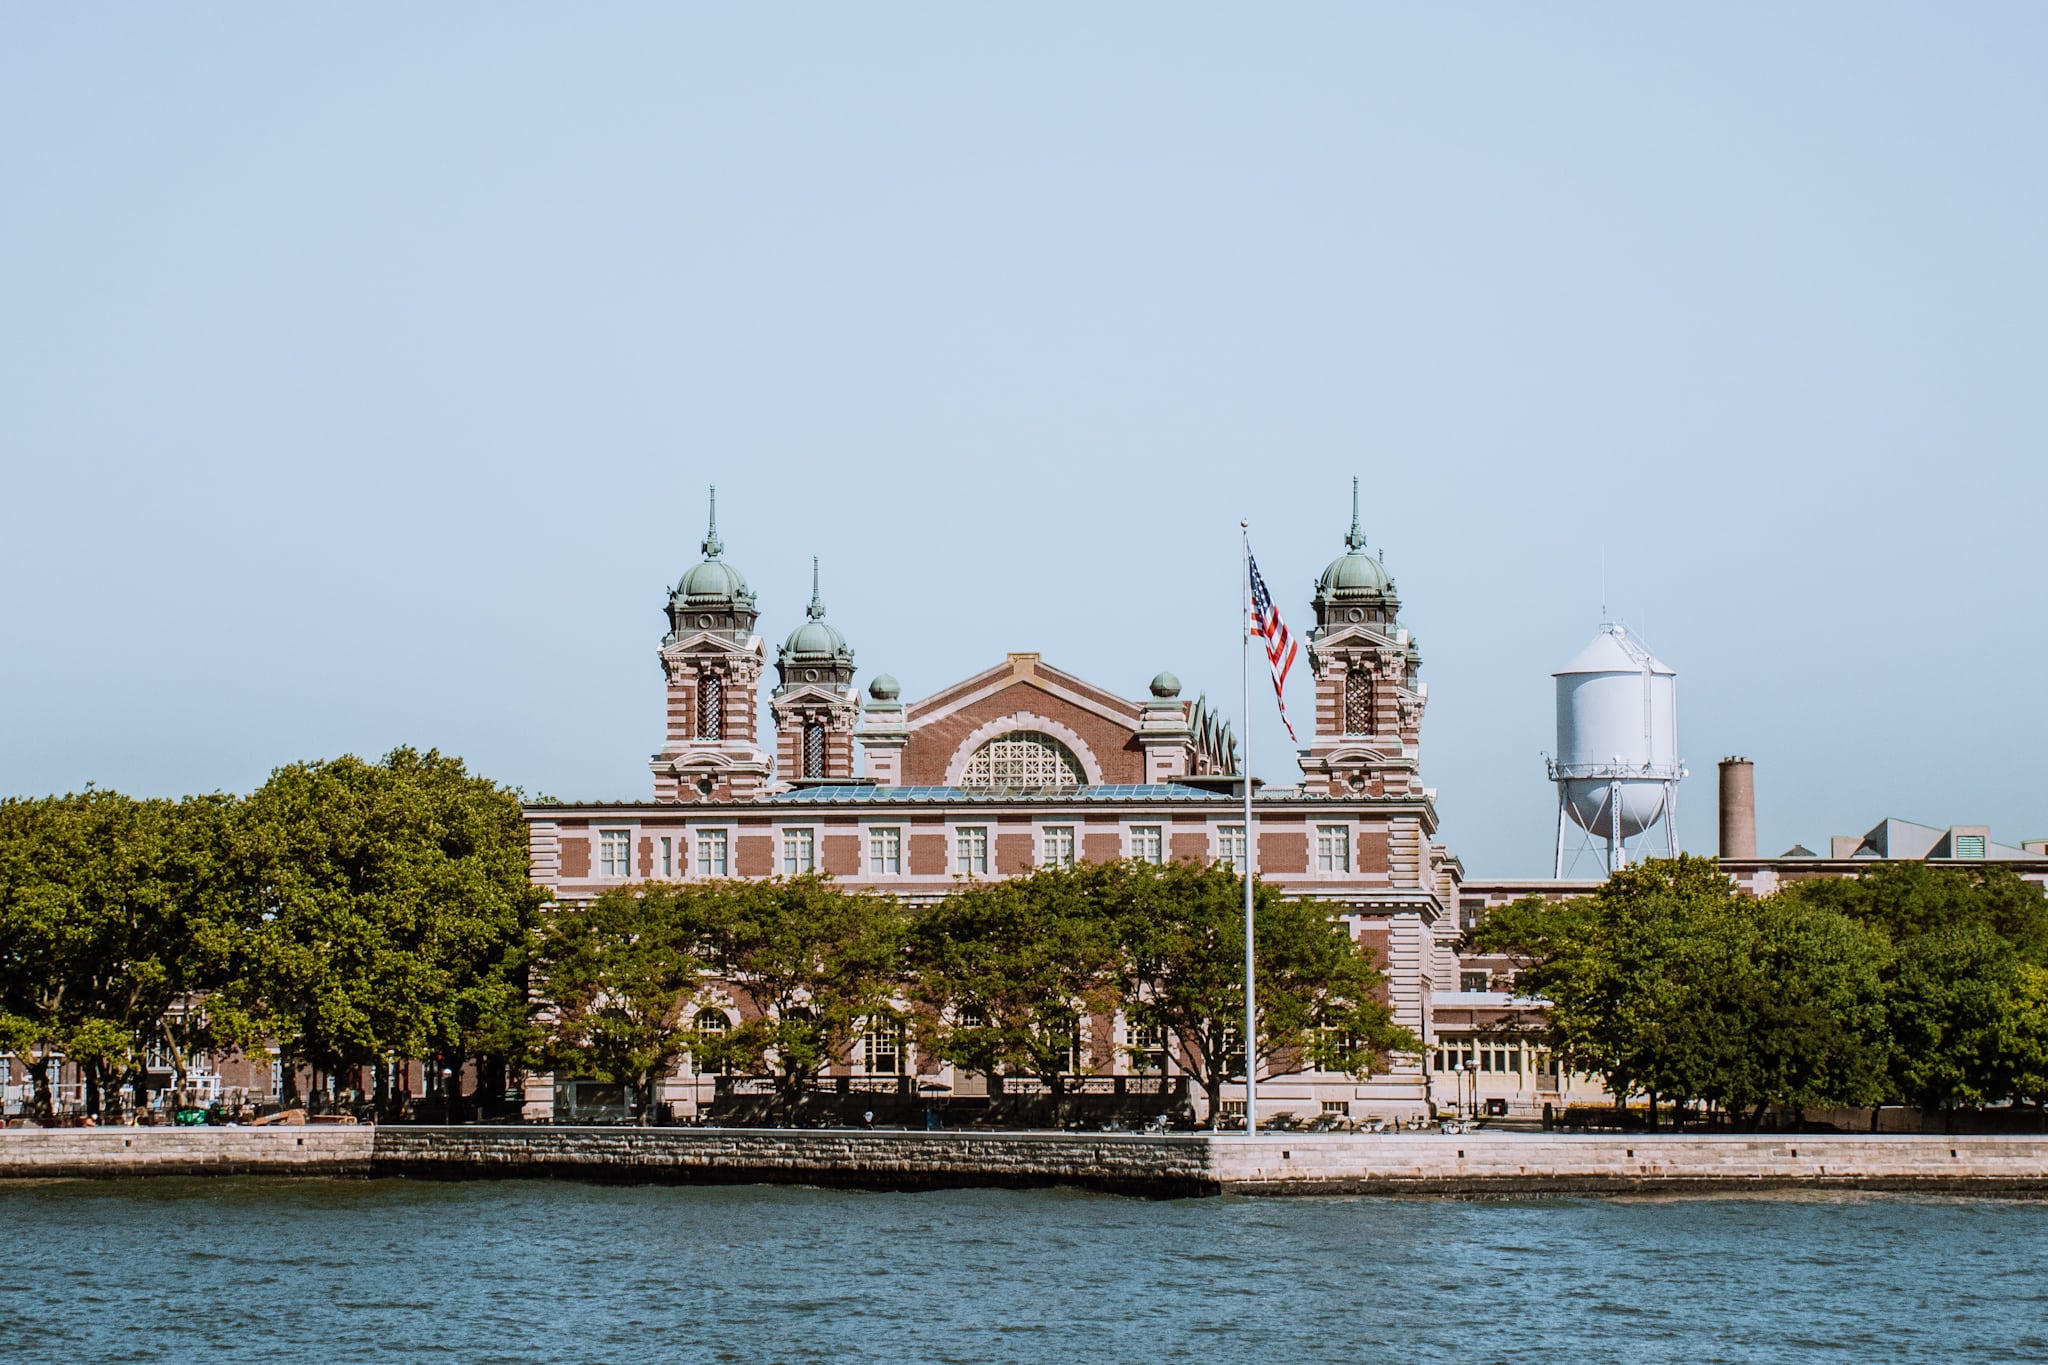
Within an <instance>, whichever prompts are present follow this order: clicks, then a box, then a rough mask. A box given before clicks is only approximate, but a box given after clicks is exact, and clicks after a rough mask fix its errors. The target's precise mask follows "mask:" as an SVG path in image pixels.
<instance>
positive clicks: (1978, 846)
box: [1956, 834, 1984, 858]
mask: <svg viewBox="0 0 2048 1365" xmlns="http://www.w3.org/2000/svg"><path fill="white" fill-rule="evenodd" d="M1983 856H1984V836H1983V835H1981V834H1958V835H1957V836H1956V857H1958V858H1982V857H1983Z"/></svg>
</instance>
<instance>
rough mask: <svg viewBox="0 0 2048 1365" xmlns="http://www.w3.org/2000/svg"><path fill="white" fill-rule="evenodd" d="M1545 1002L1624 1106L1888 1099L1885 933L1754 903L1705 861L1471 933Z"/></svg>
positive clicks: (1570, 1043) (1565, 1036) (1534, 902)
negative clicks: (1637, 1098)
mask: <svg viewBox="0 0 2048 1365" xmlns="http://www.w3.org/2000/svg"><path fill="white" fill-rule="evenodd" d="M1467 942H1468V944H1469V945H1470V946H1471V947H1473V948H1477V949H1479V950H1481V951H1490V952H1505V953H1508V954H1509V955H1510V956H1512V957H1514V958H1515V959H1516V960H1517V962H1518V964H1519V966H1520V970H1518V972H1517V974H1516V989H1517V990H1518V991H1520V992H1521V993H1523V994H1525V995H1531V996H1535V997H1538V998H1541V999H1543V1000H1545V1001H1547V1002H1548V1004H1549V1031H1550V1038H1551V1042H1552V1044H1553V1045H1554V1046H1555V1047H1556V1048H1557V1049H1558V1051H1559V1053H1560V1055H1561V1056H1563V1057H1564V1058H1565V1059H1566V1060H1567V1061H1568V1062H1569V1063H1570V1064H1571V1065H1573V1066H1575V1067H1577V1068H1580V1069H1583V1070H1585V1071H1588V1072H1590V1073H1592V1074H1595V1075H1598V1076H1600V1077H1601V1078H1602V1080H1603V1081H1604V1082H1605V1084H1606V1086H1607V1088H1608V1090H1609V1092H1610V1093H1612V1094H1613V1095H1615V1096H1616V1097H1617V1098H1623V1097H1626V1096H1629V1095H1633V1094H1642V1095H1646V1096H1648V1097H1649V1099H1650V1103H1651V1113H1652V1116H1653V1118H1654V1115H1655V1112H1656V1104H1657V1101H1658V1100H1659V1099H1660V1098H1668V1099H1671V1100H1675V1101H1679V1102H1690V1101H1694V1100H1707V1101H1711V1102H1714V1103H1718V1104H1720V1105H1722V1106H1724V1107H1725V1108H1727V1109H1729V1110H1730V1111H1733V1112H1737V1113H1740V1112H1744V1111H1748V1112H1749V1113H1750V1114H1751V1115H1752V1118H1753V1119H1754V1118H1760V1117H1761V1115H1762V1113H1763V1111H1764V1109H1765V1108H1767V1107H1769V1106H1771V1105H1781V1106H1788V1107H1792V1108H1800V1107H1807V1106H1817V1105H1828V1104H1866V1103H1869V1102H1871V1101H1872V1100H1874V1099H1875V1098H1877V1096H1878V1095H1879V1093H1880V1089H1881V1083H1882V1074H1883V1063H1884V1058H1885V1055H1886V1054H1885V1046H1884V1029H1883V1024H1884V1002H1883V994H1882V984H1881V982H1882V978H1881V972H1882V968H1883V964H1884V962H1885V960H1886V949H1885V944H1884V940H1883V937H1882V935H1881V934H1878V933H1876V932H1873V931H1872V930H1871V929H1869V928H1868V927H1866V926H1864V925H1862V924H1859V923H1858V922H1856V921H1855V920H1854V919H1852V918H1851V917H1850V916H1848V915H1846V914H1843V913H1841V912H1840V911H1838V910H1836V909H1834V908H1831V907H1829V906H1826V905H1816V904H1812V903H1809V902H1806V901H1802V900H1800V899H1799V898H1797V897H1776V898H1772V899H1770V900H1767V901H1764V902H1761V903H1759V902H1755V901H1751V900H1749V899H1747V898H1745V897H1743V896H1741V895H1740V894H1739V893H1738V892H1736V891H1735V889H1734V887H1733V886H1732V884H1731V883H1730V882H1729V880H1728V878H1727V877H1726V876H1725V874H1723V873H1722V872H1721V871H1720V869H1719V868H1718V867H1717V866H1716V865H1715V864H1714V863H1713V861H1712V860H1710V859H1705V858H1693V857H1682V858H1679V859H1676V860H1673V861H1652V862H1648V863H1645V864H1643V865H1641V866H1639V867H1635V868H1630V869H1627V870H1626V871H1622V872H1617V873H1616V874H1614V875H1613V876H1612V877H1610V878H1609V879H1608V881H1607V882H1606V883H1605V884H1604V885H1603V886H1602V887H1601V888H1600V890H1599V891H1598V892H1596V893H1595V894H1594V895H1592V896H1590V897H1586V898H1583V899H1579V900H1574V901H1567V902H1563V903H1561V904H1549V903H1546V902H1544V901H1542V900H1541V899H1540V898H1534V897H1531V898H1527V899H1525V900H1523V901H1519V902H1516V903H1515V904H1514V905H1511V906H1508V907H1505V908H1503V909H1502V910H1500V911H1497V912H1495V914H1494V915H1492V916H1490V917H1489V918H1488V920H1487V921H1485V922H1484V923H1483V924H1481V925H1480V926H1478V927H1477V928H1476V929H1475V930H1473V931H1472V932H1471V933H1470V934H1468V935H1467Z"/></svg>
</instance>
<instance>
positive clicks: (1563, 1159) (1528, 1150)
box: [0, 1126, 2048, 1197]
mask: <svg viewBox="0 0 2048 1365" xmlns="http://www.w3.org/2000/svg"><path fill="white" fill-rule="evenodd" d="M212 1174H218V1175H245V1174H265V1175H326V1176H334V1175H343V1176H387V1177H388V1176H397V1177H409V1178H413V1179H433V1180H475V1179H519V1178H547V1177H554V1178H568V1179H579V1180H593V1181H617V1182H640V1183H664V1184H752V1183H761V1184H789V1185H841V1186H854V1187H859V1188H865V1189H885V1190H913V1189H935V1188H943V1187H949V1186H1045V1185H1069V1186H1080V1187H1083V1188H1089V1189H1097V1190H1106V1191H1112V1192H1116V1193H1124V1194H1137V1195H1147V1196H1154V1197H1175V1196H1183V1195H1201V1194H1217V1193H1230V1194H1249V1195H1315V1194H1414V1195H1450V1196H1488V1195H1541V1194H1628V1193H1660V1192H1662V1193H1684V1192H1694V1193H1717V1194H1727V1193H1736V1192H1741V1191H1745V1190H1760V1189H1822V1188H1847V1189H1870V1190H1918V1191H1926V1192H1958V1193H1972V1192H1974V1193H1986V1194H2025V1195H2041V1196H2048V1137H2026V1136H2017V1137H2009V1136H1971V1137H1937V1136H1919V1135H1878V1136H1862V1135H1848V1134H1826V1135H1818V1134H1803V1135H1798V1136H1786V1135H1772V1136H1743V1135H1726V1136H1723V1135H1713V1136H1684V1137H1679V1136H1669V1137H1664V1136H1656V1135H1647V1136H1646V1135H1642V1134H1587V1135H1580V1134H1570V1135H1567V1134H1542V1135H1538V1134H1521V1133H1469V1134H1464V1135H1462V1136H1455V1135H1441V1134H1436V1133H1427V1134H1421V1133H1404V1134H1386V1135H1374V1136H1340V1135H1335V1134H1272V1135H1263V1134H1262V1135H1261V1136H1259V1137H1257V1138H1246V1137H1244V1136H1242V1135H1225V1136H1217V1137H1211V1136H1208V1135H1206V1134H1170V1135H1166V1136H1157V1137H1155V1136H1141V1135H1136V1134H1121V1133H1115V1134H1113V1133H1100V1134H1076V1133H972V1132H937V1133H925V1132H908V1133H906V1132H864V1131H845V1130H835V1131H778V1130H772V1129H738V1128H728V1129H720V1128H569V1127H548V1126H538V1127H535V1126H524V1127H486V1126H474V1127H457V1128H429V1127H411V1126H404V1127H381V1128H369V1127H334V1128H328V1127H319V1126H314V1127H302V1128H228V1129H221V1128H196V1129H193V1128H188V1129H165V1128H100V1129H75V1128H74V1129H52V1130H43V1131H37V1130H32V1129H13V1130H7V1131H4V1132H0V1179H25V1178H26V1179H34V1178H64V1177H86V1178H118V1177H123V1176H135V1175H212Z"/></svg>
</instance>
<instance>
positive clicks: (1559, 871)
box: [1550, 782, 1565, 881]
mask: <svg viewBox="0 0 2048 1365" xmlns="http://www.w3.org/2000/svg"><path fill="white" fill-rule="evenodd" d="M1564 824H1565V801H1564V783H1562V782H1560V783H1558V784H1557V857H1556V859H1555V860H1554V862H1553V864H1552V866H1551V869H1550V877H1551V880H1552V881H1562V880H1563V879H1564Z"/></svg>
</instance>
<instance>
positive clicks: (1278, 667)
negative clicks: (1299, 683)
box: [1244, 547, 1301, 743]
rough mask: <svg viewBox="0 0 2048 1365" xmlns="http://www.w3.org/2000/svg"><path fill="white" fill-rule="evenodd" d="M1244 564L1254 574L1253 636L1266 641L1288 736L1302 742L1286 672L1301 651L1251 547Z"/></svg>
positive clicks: (1247, 550)
mask: <svg viewBox="0 0 2048 1365" xmlns="http://www.w3.org/2000/svg"><path fill="white" fill-rule="evenodd" d="M1244 561H1245V563H1246V565H1248V566H1249V567H1250V569H1251V575H1252V634H1254V635H1257V636H1259V637H1261V638H1262V639H1264V640H1265V642H1266V662H1267V663H1268V664H1270V665H1271V666H1272V669H1273V695H1274V696H1275V697H1277V698H1279V701H1280V723H1281V724H1282V725H1284V726H1286V727H1287V737H1288V738H1289V739H1291V740H1294V741H1295V742H1296V743H1300V741H1301V736H1299V735H1297V734H1295V733H1294V722H1293V721H1291V720H1289V719H1287V670H1289V669H1290V668H1293V667H1294V656H1295V655H1296V654H1298V653H1300V652H1301V647H1300V646H1299V645H1297V644H1295V643H1294V637H1293V636H1292V635H1289V634H1288V633H1287V623H1286V622H1285V621H1283V620H1281V619H1280V609H1279V608H1278V607H1276V606H1274V605H1273V594H1271V593H1269V592H1267V591H1266V580H1265V579H1263V578H1261V577H1259V562H1258V561H1257V560H1256V559H1253V558H1252V552H1251V549H1250V548H1249V547H1247V548H1246V549H1245V552H1244Z"/></svg>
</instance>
